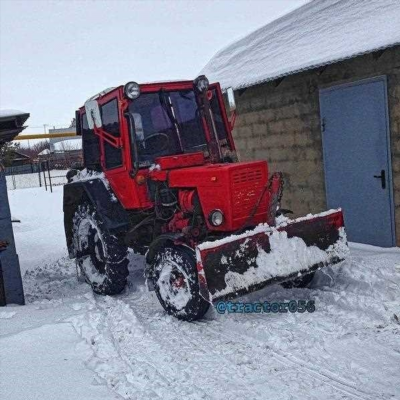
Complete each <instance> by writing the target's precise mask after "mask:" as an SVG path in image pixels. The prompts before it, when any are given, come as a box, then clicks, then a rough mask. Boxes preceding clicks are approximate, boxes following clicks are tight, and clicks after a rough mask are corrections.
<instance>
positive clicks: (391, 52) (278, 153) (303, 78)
mask: <svg viewBox="0 0 400 400" xmlns="http://www.w3.org/2000/svg"><path fill="white" fill-rule="evenodd" d="M379 75H386V76H387V79H388V101H389V118H390V130H391V151H392V167H393V187H394V203H395V218H396V232H397V234H396V237H397V245H398V246H400V46H397V47H393V48H391V49H387V50H386V51H384V52H383V53H380V52H377V53H373V54H367V55H363V56H360V57H356V58H354V59H351V60H347V61H343V62H340V63H336V64H332V65H329V66H327V67H326V68H325V69H316V70H312V71H308V72H303V73H299V74H296V75H292V76H289V77H286V78H285V79H284V80H283V81H281V82H279V81H273V82H268V83H265V84H261V85H258V86H254V87H251V88H248V89H246V90H245V91H244V92H241V91H237V92H236V101H237V104H238V109H237V113H238V117H237V121H236V126H235V129H234V132H233V134H234V138H235V141H236V147H237V150H238V153H239V157H240V159H241V160H243V161H244V160H254V159H265V160H267V161H268V162H269V167H270V171H282V172H283V173H284V176H285V181H286V186H285V191H284V196H283V205H282V206H283V207H284V208H289V209H291V210H293V211H294V212H295V216H299V215H304V214H307V213H309V212H313V213H315V212H319V211H321V210H324V209H326V197H325V182H324V167H323V160H322V138H321V127H320V113H319V92H318V90H319V89H320V88H323V87H329V86H333V85H337V84H340V83H345V82H351V81H356V80H360V79H364V78H368V77H373V76H379Z"/></svg>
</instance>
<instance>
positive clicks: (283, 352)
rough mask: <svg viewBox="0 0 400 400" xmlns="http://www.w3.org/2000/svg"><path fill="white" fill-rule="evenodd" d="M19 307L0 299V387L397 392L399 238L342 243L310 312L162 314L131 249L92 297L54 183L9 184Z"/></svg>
mask: <svg viewBox="0 0 400 400" xmlns="http://www.w3.org/2000/svg"><path fill="white" fill-rule="evenodd" d="M9 196H10V202H11V209H12V213H13V215H14V216H15V217H16V218H19V219H21V223H20V224H14V229H15V236H16V242H17V246H18V249H17V250H18V252H19V255H20V259H21V265H22V270H23V273H24V276H23V279H24V288H25V294H26V300H27V305H26V306H23V307H20V306H9V307H6V308H3V309H0V398H1V399H4V400H22V399H24V400H25V399H29V400H34V399H40V400H50V399H51V400H56V399H57V400H60V399H62V400H64V399H68V400H69V399H71V400H72V399H74V400H76V399H79V400H86V399H87V400H88V399H100V400H101V399H138V400H145V399H163V400H164V399H174V400H175V399H238V400H239V399H240V400H242V399H249V400H250V399H263V400H265V399H280V400H284V399H287V400H289V399H309V400H310V399H315V400H321V399H322V400H325V399H341V400H344V399H370V400H378V399H390V400H393V399H400V385H399V384H398V383H399V380H400V379H399V378H400V322H399V319H400V249H398V248H396V249H380V248H376V247H371V246H361V245H352V247H351V256H350V257H349V259H348V260H347V261H346V262H344V263H343V264H342V265H339V266H336V267H332V268H328V269H325V270H324V271H319V272H318V273H317V275H316V277H315V279H314V282H313V283H312V286H311V287H310V288H308V289H291V290H287V289H286V290H285V289H283V288H281V287H280V286H273V287H270V288H266V289H264V290H262V291H260V292H256V293H253V294H252V295H249V296H246V297H245V298H242V299H241V300H243V301H264V300H267V301H270V302H271V301H283V300H288V299H296V300H297V299H305V300H309V299H313V300H315V304H316V311H315V312H314V313H304V314H291V313H287V314H252V315H250V314H247V315H243V314H236V315H234V314H230V315H218V314H217V313H216V312H215V311H214V310H211V311H210V312H209V313H208V314H207V318H206V319H205V320H203V321H200V322H195V323H186V322H181V321H178V320H176V319H174V318H172V317H169V316H167V315H166V314H165V312H164V311H163V310H162V308H161V306H160V305H159V303H158V302H157V299H156V297H155V295H154V294H153V293H148V292H147V291H146V290H145V286H144V280H143V277H142V270H141V269H142V266H143V260H142V259H141V258H140V257H137V256H134V255H132V262H131V264H130V272H131V273H130V277H129V285H128V287H127V289H126V291H125V292H124V293H123V294H121V295H119V296H116V297H113V298H110V297H99V296H94V295H93V294H92V293H91V291H90V289H89V287H88V286H87V285H86V284H85V283H81V282H78V281H77V280H76V277H75V265H74V263H73V262H72V261H70V260H69V259H68V258H67V253H66V246H65V240H64V234H63V214H62V188H61V187H57V188H55V191H54V193H52V194H51V193H49V192H45V191H44V189H43V188H36V189H23V190H15V191H10V192H9Z"/></svg>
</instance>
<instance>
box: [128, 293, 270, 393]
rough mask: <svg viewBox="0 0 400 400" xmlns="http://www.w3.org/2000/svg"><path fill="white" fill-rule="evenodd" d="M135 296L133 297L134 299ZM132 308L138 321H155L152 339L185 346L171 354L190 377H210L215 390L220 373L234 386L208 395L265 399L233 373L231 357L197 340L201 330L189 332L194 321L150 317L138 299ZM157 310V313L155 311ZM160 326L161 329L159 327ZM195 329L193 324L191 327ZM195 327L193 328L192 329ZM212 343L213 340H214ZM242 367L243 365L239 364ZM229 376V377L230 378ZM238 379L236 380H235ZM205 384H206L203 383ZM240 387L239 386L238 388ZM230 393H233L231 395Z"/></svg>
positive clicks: (152, 322) (199, 337)
mask: <svg viewBox="0 0 400 400" xmlns="http://www.w3.org/2000/svg"><path fill="white" fill-rule="evenodd" d="M129 300H130V301H129V303H131V302H132V299H131V298H130V299H129ZM135 300H136V299H135ZM131 308H132V311H133V312H134V313H135V314H136V315H137V316H138V318H139V319H140V320H141V321H142V324H143V325H145V324H147V325H149V324H150V325H151V324H153V325H156V326H155V327H154V328H153V329H152V330H151V334H152V335H153V337H154V338H155V340H156V341H157V342H159V343H165V335H167V337H168V340H169V341H170V343H171V344H172V343H174V345H176V347H178V348H180V350H182V349H183V350H185V352H181V355H180V354H175V355H174V356H175V362H178V363H181V362H182V355H183V358H184V359H186V360H183V361H184V362H185V364H186V370H187V371H188V373H189V371H190V372H191V373H192V375H193V376H192V380H193V379H195V378H196V377H197V378H198V379H199V380H202V381H203V382H204V383H206V381H207V380H210V378H211V379H213V380H214V381H216V382H213V385H212V387H213V391H215V388H216V385H218V380H220V377H221V376H222V377H224V381H225V382H226V381H229V382H230V386H231V390H232V389H234V391H235V392H238V393H232V394H231V395H230V396H228V394H227V391H229V388H226V390H224V391H223V392H222V393H219V394H215V393H214V394H213V393H210V396H211V398H213V399H220V398H229V399H243V398H251V399H265V395H264V394H263V393H260V392H256V391H254V389H252V388H251V387H250V386H249V385H248V384H247V382H245V381H244V380H243V379H242V378H241V377H240V376H238V374H235V371H234V368H233V365H234V363H232V360H229V359H228V358H226V357H223V356H222V355H221V353H219V352H215V351H213V346H208V347H206V346H202V345H200V343H201V342H202V341H203V339H204V337H203V336H202V335H201V332H200V333H199V332H193V328H194V327H195V325H194V324H190V323H187V322H182V321H178V320H176V319H175V318H173V317H170V316H167V315H162V316H160V317H159V318H157V317H154V316H153V317H152V316H150V315H149V313H148V312H146V311H148V309H149V307H148V305H146V304H142V305H141V306H139V305H138V303H134V304H133V305H132V306H131ZM158 314H159V313H158ZM187 327H191V328H192V329H191V330H190V329H189V330H187ZM160 328H161V329H160ZM185 328H186V329H185ZM195 329H196V327H195ZM196 330H197V329H196ZM190 335H195V339H194V340H188V337H187V336H190ZM214 346H215V344H214ZM193 350H195V352H196V360H195V362H194V360H188V359H187V357H186V356H185V354H190V353H193ZM165 351H166V352H170V351H171V349H165ZM201 364H203V365H204V366H205V368H203V369H200V370H198V369H197V366H198V365H201ZM243 366H244V367H245V368H248V367H247V366H245V365H243ZM248 370H249V371H248V372H249V373H254V370H252V369H251V368H248ZM231 377H232V378H231ZM238 380H239V381H238ZM205 386H206V385H205ZM239 389H240V390H239ZM232 396H234V397H232Z"/></svg>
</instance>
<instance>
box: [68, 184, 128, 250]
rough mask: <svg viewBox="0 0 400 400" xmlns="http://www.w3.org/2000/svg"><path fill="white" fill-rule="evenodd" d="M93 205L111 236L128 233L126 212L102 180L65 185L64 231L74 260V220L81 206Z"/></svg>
mask: <svg viewBox="0 0 400 400" xmlns="http://www.w3.org/2000/svg"><path fill="white" fill-rule="evenodd" d="M85 203H89V204H92V205H93V206H94V208H95V210H96V212H97V214H98V216H99V218H100V219H101V221H102V223H103V226H104V228H105V229H106V230H107V231H108V232H109V233H110V234H114V235H116V234H120V233H124V232H127V230H128V228H129V219H128V214H127V212H126V210H125V209H124V208H123V206H122V204H121V203H120V202H119V200H118V199H117V198H116V196H115V195H114V193H113V192H112V190H111V189H110V188H108V187H107V186H106V185H105V184H104V182H103V180H102V179H96V178H95V179H90V180H87V181H77V182H71V183H67V184H66V185H64V198H63V211H64V229H65V237H66V240H67V247H68V253H69V256H70V258H74V257H75V256H76V255H75V251H74V248H73V247H74V246H73V218H74V214H75V212H76V210H77V208H78V206H79V205H81V204H85Z"/></svg>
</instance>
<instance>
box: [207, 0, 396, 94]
mask: <svg viewBox="0 0 400 400" xmlns="http://www.w3.org/2000/svg"><path fill="white" fill-rule="evenodd" d="M398 44H400V1H399V0H314V1H312V2H310V3H307V4H305V5H304V6H302V7H300V8H297V9H296V10H294V11H292V12H290V13H289V14H286V15H284V16H283V17H281V18H279V19H277V20H275V21H273V22H271V23H269V24H268V25H265V26H263V27H262V28H259V29H258V30H256V31H254V32H252V33H250V34H249V35H247V36H245V37H243V38H242V39H240V40H238V41H236V42H234V43H232V44H230V45H228V46H227V47H225V48H224V49H222V50H221V51H219V52H218V53H217V54H216V55H215V56H214V57H213V58H212V59H211V60H210V61H209V62H208V63H207V65H206V66H205V67H204V68H203V70H202V71H201V73H202V74H205V75H206V76H207V77H208V78H209V79H210V81H219V82H220V83H221V86H222V87H223V88H227V87H229V86H232V87H233V88H234V89H240V88H246V87H249V86H253V85H256V84H259V83H262V82H266V81H271V80H274V79H277V78H280V77H283V76H287V75H291V74H294V73H297V72H300V71H304V70H307V69H311V68H316V67H320V66H323V65H326V64H331V63H334V62H338V61H341V60H344V59H347V58H352V57H355V56H358V55H361V54H365V53H370V52H373V51H377V50H381V49H385V48H388V47H391V46H395V45H398Z"/></svg>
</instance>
